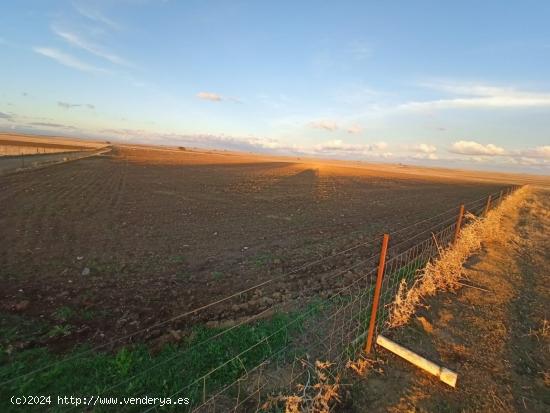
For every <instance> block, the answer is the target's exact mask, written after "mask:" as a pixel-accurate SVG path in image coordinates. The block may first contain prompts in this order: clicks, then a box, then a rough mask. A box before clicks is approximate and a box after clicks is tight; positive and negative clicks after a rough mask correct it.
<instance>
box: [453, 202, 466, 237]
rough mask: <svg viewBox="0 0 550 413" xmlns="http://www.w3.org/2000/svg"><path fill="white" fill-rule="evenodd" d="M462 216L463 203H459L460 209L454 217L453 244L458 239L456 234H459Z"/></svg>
mask: <svg viewBox="0 0 550 413" xmlns="http://www.w3.org/2000/svg"><path fill="white" fill-rule="evenodd" d="M463 217H464V204H462V205H460V211H458V217H457V218H456V228H455V237H454V239H453V244H456V241H457V240H458V235H459V234H460V226H461V225H462V218H463Z"/></svg>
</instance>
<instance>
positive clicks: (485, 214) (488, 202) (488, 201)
mask: <svg viewBox="0 0 550 413" xmlns="http://www.w3.org/2000/svg"><path fill="white" fill-rule="evenodd" d="M489 208H491V195H489V196H488V197H487V205H485V213H484V214H483V216H485V217H486V216H487V213H488V212H489Z"/></svg>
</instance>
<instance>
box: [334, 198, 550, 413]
mask: <svg viewBox="0 0 550 413" xmlns="http://www.w3.org/2000/svg"><path fill="white" fill-rule="evenodd" d="M549 227H550V192H549V191H539V192H537V193H536V194H535V195H531V196H530V197H529V198H528V199H527V202H526V203H525V204H524V206H523V207H522V208H521V209H520V210H519V211H517V213H516V214H515V215H513V216H509V217H508V218H507V221H506V228H507V230H508V231H510V232H513V233H515V234H516V237H515V238H513V240H512V242H510V243H507V244H506V245H503V244H502V243H499V242H493V243H489V244H488V245H486V248H485V250H484V251H483V252H482V253H481V254H479V255H477V256H474V257H472V259H471V260H470V262H469V263H468V264H467V266H466V270H465V278H466V279H467V283H469V284H470V285H473V286H475V287H479V288H481V289H479V288H472V287H467V288H462V289H461V290H460V291H458V293H457V294H450V293H447V294H441V295H439V296H437V297H435V298H434V299H430V300H428V302H427V307H426V308H425V309H422V310H421V311H420V312H419V314H418V318H417V319H416V320H415V322H413V323H411V324H410V325H409V326H407V327H405V328H403V329H400V330H397V331H395V332H394V333H393V336H392V337H393V338H394V339H395V340H396V341H397V342H398V343H400V344H403V345H405V346H406V347H408V348H410V349H412V350H413V351H416V352H418V353H419V354H421V355H423V356H425V357H427V358H429V359H430V360H434V361H435V362H438V363H440V364H441V365H444V366H446V367H448V368H451V369H453V370H454V371H456V372H457V373H458V383H457V388H456V389H451V388H450V387H448V386H446V385H445V384H443V383H441V382H439V381H438V380H437V379H435V378H433V377H431V376H429V375H427V374H425V373H423V372H421V371H419V370H418V369H416V368H415V367H412V366H411V365H410V364H407V363H406V362H404V361H402V360H401V359H399V358H397V357H396V356H394V355H392V354H391V353H389V352H387V351H384V350H383V349H382V350H380V352H379V354H378V357H379V358H380V359H379V361H378V365H377V368H376V369H374V370H373V371H372V372H371V373H370V374H369V376H368V377H366V378H365V379H364V380H362V381H360V382H358V383H357V384H356V386H355V387H354V389H353V391H352V395H351V397H350V398H349V400H350V403H349V404H350V405H348V406H347V407H346V409H344V411H348V412H363V411H369V412H411V411H418V412H439V411H448V412H456V411H462V412H548V411H549V410H550V324H549V317H550V312H549V311H550V310H549V303H550V288H549V285H550V279H549V275H548V270H549V269H550V254H549V252H550V238H549V237H548V228H549Z"/></svg>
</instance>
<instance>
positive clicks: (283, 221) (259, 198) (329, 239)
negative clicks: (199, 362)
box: [0, 146, 504, 346]
mask: <svg viewBox="0 0 550 413" xmlns="http://www.w3.org/2000/svg"><path fill="white" fill-rule="evenodd" d="M383 169H384V168H383V167H376V166H374V167H369V166H362V167H361V166H355V165H352V166H346V165H326V164H323V163H320V162H319V163H316V162H307V161H306V162H304V161H296V160H295V161H290V160H283V159H278V160H274V159H269V158H258V157H254V156H246V155H237V154H224V153H210V154H209V153H201V152H178V151H173V150H151V149H147V148H143V147H124V146H119V147H115V148H114V149H113V153H112V154H111V155H108V156H100V157H96V158H90V159H85V160H82V161H79V162H76V163H71V164H67V165H59V166H54V167H52V168H49V169H47V170H44V171H40V172H33V171H29V172H25V173H23V174H19V175H12V176H7V177H3V178H1V179H2V187H3V190H2V193H1V194H0V197H1V199H0V202H2V205H4V208H3V210H2V213H1V217H0V220H1V226H2V228H4V231H3V237H4V241H5V242H3V247H2V250H1V256H0V257H1V268H2V270H1V271H2V277H3V278H4V279H6V280H9V282H8V283H7V285H6V288H5V289H4V291H3V294H4V296H3V300H2V302H3V303H4V307H5V310H9V309H10V308H14V307H17V305H18V303H21V302H27V301H28V303H29V304H28V306H26V308H25V310H24V311H23V312H22V314H26V315H28V316H30V317H40V316H41V315H44V316H45V317H47V316H48V315H49V314H53V313H54V312H55V310H56V309H57V308H59V307H69V308H87V309H89V310H92V311H96V312H97V311H99V310H101V312H102V314H104V313H106V314H108V316H107V317H105V316H98V317H97V318H94V319H93V320H90V321H89V322H87V323H86V324H88V323H89V324H90V327H89V328H87V329H86V330H85V331H83V332H81V333H78V334H71V335H69V336H68V337H61V338H59V339H58V341H59V343H52V345H54V346H55V345H63V344H64V343H63V342H64V341H69V342H70V343H74V342H75V341H78V340H83V339H89V338H91V337H94V334H95V333H96V331H98V330H100V331H101V332H102V334H103V335H105V336H108V337H110V336H114V335H117V334H120V332H121V331H126V330H129V331H131V330H132V329H135V327H136V326H142V325H146V323H147V322H148V320H152V319H163V318H169V317H170V316H172V315H174V314H178V313H181V312H182V311H185V310H188V309H191V308H194V307H197V306H200V305H203V304H206V303H208V302H210V301H213V300H215V299H216V298H219V297H221V296H223V295H228V294H230V293H231V292H234V291H239V290H241V289H243V288H245V287H247V286H249V285H251V284H253V283H256V282H258V281H261V280H262V279H264V278H268V277H270V276H271V275H272V274H276V273H281V272H284V271H285V270H288V269H290V268H293V267H295V266H297V265H300V264H303V263H305V262H308V261H311V260H312V259H315V258H317V257H318V256H319V255H320V254H321V255H326V254H330V253H331V251H334V250H340V249H342V248H344V247H346V246H348V245H350V244H354V243H357V242H359V241H367V240H369V241H370V240H371V239H376V238H375V237H376V236H377V235H378V234H381V233H382V232H384V231H391V230H396V229H399V228H401V227H405V226H407V224H409V223H413V222H416V221H421V220H423V219H426V218H430V217H431V216H433V215H434V214H438V213H441V212H443V211H447V210H448V209H450V208H453V207H455V206H458V204H459V203H461V202H467V201H472V200H476V199H479V198H480V197H484V196H485V195H486V194H488V193H492V192H495V191H499V190H500V189H502V188H503V187H504V185H503V184H501V183H497V182H493V183H487V182H471V181H468V180H460V179H456V178H454V179H452V180H450V179H448V178H433V177H430V176H429V175H426V174H424V173H423V172H422V171H417V173H416V174H415V173H413V174H400V173H399V172H384V170H383ZM404 235H405V236H404V237H403V238H406V236H407V234H404ZM376 246H377V243H376ZM373 252H374V248H372V247H371V248H370V249H369V248H368V247H366V248H363V249H362V250H359V251H353V253H350V255H349V256H346V257H345V258H344V260H345V261H346V262H349V260H351V259H353V257H354V255H352V254H355V255H357V254H362V256H363V257H365V256H369V255H371V254H372V253H373ZM340 264H341V262H336V263H329V264H328V265H329V267H327V268H321V271H330V270H333V269H334V268H330V265H340ZM86 268H88V269H89V275H82V274H83V271H84V270H85V269H86ZM315 271H316V272H318V271H319V268H315ZM87 272H88V271H86V273H87ZM36 274H40V277H39V278H37V277H36ZM314 282H315V278H313V277H311V274H310V275H309V276H307V277H306V278H305V280H303V282H302V281H300V282H293V281H292V280H283V281H282V284H281V285H280V286H279V289H280V290H284V291H285V294H286V295H288V296H291V297H292V298H297V297H298V296H299V294H300V288H302V287H305V285H309V284H310V283H314ZM293 283H294V284H295V285H294V286H292V284H293ZM20 290H23V291H22V292H21V291H20ZM289 298H290V297H289ZM261 309H262V308H250V309H247V311H250V312H254V311H259V310H261ZM240 311H242V310H240ZM239 315H246V314H241V313H239ZM234 316H235V315H234V314H232V311H231V309H230V308H224V309H223V310H220V309H216V313H215V314H208V315H207V316H206V317H207V318H208V320H206V321H211V320H210V319H212V320H220V319H224V318H230V317H234ZM45 317H43V318H45ZM121 319H122V320H126V322H121V323H118V324H114V323H113V321H118V320H121ZM95 337H96V338H97V335H96V336H95Z"/></svg>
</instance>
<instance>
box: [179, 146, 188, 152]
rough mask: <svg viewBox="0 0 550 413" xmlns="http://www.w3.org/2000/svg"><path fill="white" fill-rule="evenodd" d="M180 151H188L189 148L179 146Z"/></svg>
mask: <svg viewBox="0 0 550 413" xmlns="http://www.w3.org/2000/svg"><path fill="white" fill-rule="evenodd" d="M178 149H179V150H180V151H186V150H187V148H186V147H185V146H178Z"/></svg>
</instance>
